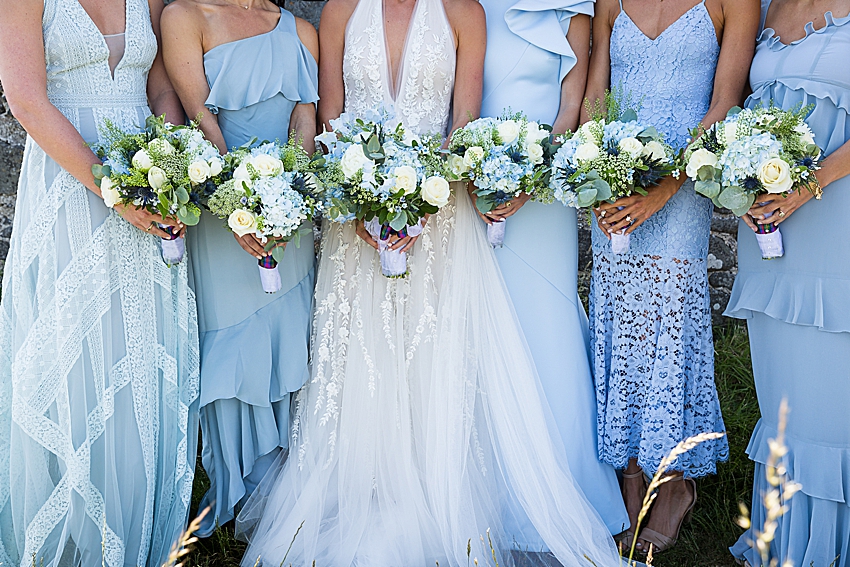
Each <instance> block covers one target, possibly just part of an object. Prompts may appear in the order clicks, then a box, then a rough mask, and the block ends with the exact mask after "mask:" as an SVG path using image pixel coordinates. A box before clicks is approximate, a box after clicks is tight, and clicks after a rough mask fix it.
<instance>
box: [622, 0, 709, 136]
mask: <svg viewBox="0 0 850 567" xmlns="http://www.w3.org/2000/svg"><path fill="white" fill-rule="evenodd" d="M622 6H623V4H622V1H621V2H620V8H621V10H620V15H619V16H617V20H616V21H615V22H614V29H613V30H612V31H611V87H612V88H615V89H616V88H622V89H623V92H624V94H626V95H630V96H631V97H632V101H633V102H634V103H636V104H638V105H639V106H640V108H639V110H638V116H639V117H640V119H641V120H642V121H645V122H648V123H650V124H652V125H653V126H655V127H656V128H657V129H658V131H659V132H662V133H663V134H665V136H666V137H667V141H668V142H669V143H670V144H672V145H673V146H675V147H682V146H684V145H685V143H686V140H687V137H688V129H689V128H693V127H694V126H696V125H697V123H699V121H700V120H702V118H703V117H704V116H705V113H706V112H708V107H709V104H710V102H711V94H712V91H713V85H714V73H715V70H716V67H717V57H718V55H719V53H720V46H719V45H718V43H717V34H716V32H715V30H714V23H713V22H712V21H711V16H709V14H708V10H707V9H706V7H705V0H703V1H702V2H700V3H699V4H697V5H696V6H694V7H693V8H691V9H690V10H689V11H688V12H686V13H685V14H684V15H683V16H682V17H681V18H679V19H678V20H676V21H675V22H674V23H673V24H671V25H670V27H668V28H667V29H666V30H664V32H663V33H662V34H661V35H659V36H658V37H657V38H655V39H654V40H653V39H650V38H649V37H647V36H646V34H644V33H643V32H642V31H641V30H640V28H638V27H637V25H636V24H635V23H634V22H633V21H632V19H631V17H629V15H628V14H627V13H626V11H625V10H623V9H622Z"/></svg>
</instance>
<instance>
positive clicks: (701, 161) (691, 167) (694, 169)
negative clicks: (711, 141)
mask: <svg viewBox="0 0 850 567" xmlns="http://www.w3.org/2000/svg"><path fill="white" fill-rule="evenodd" d="M706 165H710V166H711V167H717V156H716V155H714V154H713V153H712V152H710V151H708V150H706V149H705V148H700V149H698V150H697V151H695V152H694V153H693V154H692V155H691V159H690V160H689V161H688V165H687V167H686V168H685V173H686V174H687V176H688V177H690V178H691V179H696V178H697V174H698V173H699V170H700V168H701V167H703V166H706Z"/></svg>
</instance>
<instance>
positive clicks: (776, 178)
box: [684, 105, 821, 259]
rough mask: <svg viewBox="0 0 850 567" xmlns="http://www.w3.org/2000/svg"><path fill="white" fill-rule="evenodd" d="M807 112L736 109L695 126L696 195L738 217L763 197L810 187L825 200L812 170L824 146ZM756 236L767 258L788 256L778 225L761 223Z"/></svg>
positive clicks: (690, 168) (691, 164) (691, 158)
mask: <svg viewBox="0 0 850 567" xmlns="http://www.w3.org/2000/svg"><path fill="white" fill-rule="evenodd" d="M807 114H808V109H806V108H800V107H798V108H796V109H794V110H791V111H785V110H781V109H779V108H776V107H774V106H772V105H771V107H769V108H766V109H765V108H761V107H760V108H754V109H745V110H741V109H738V108H735V109H732V110H731V111H730V112H729V115H728V116H727V117H726V119H725V120H723V121H721V122H718V123H716V124H714V125H712V126H711V127H710V128H709V129H708V130H705V131H704V132H700V131H699V130H695V131H694V132H693V134H694V138H695V141H694V142H693V143H692V144H691V145H690V146H689V147H688V149H687V151H686V152H685V156H684V159H685V163H686V164H687V167H686V173H687V175H688V177H690V178H691V179H693V180H694V181H695V187H696V191H697V193H700V194H701V195H704V196H706V197H708V198H709V199H711V200H712V201H714V203H715V204H716V205H717V206H720V207H725V208H727V209H731V210H732V212H733V213H735V214H736V215H737V216H742V215H744V214H746V212H747V211H748V210H749V209H750V207H752V206H753V204H754V203H755V202H756V201H757V200H758V198H759V196H760V195H765V194H773V195H783V196H784V195H787V194H788V193H790V192H791V191H795V190H796V191H800V190H802V189H803V188H806V189H808V190H810V191H813V192H814V193H815V196H816V197H817V198H820V190H819V187H818V186H817V180H816V178H815V176H814V175H813V172H815V171H817V170H818V169H819V168H820V167H819V162H820V156H821V150H820V149H819V148H818V147H817V146H816V145H815V140H814V135H813V134H812V131H811V129H809V127H808V125H807V124H806V123H805V117H806V116H807ZM700 134H702V135H701V136H700ZM698 136H699V137H698ZM756 238H757V239H758V242H759V246H760V248H761V251H762V257H763V258H765V259H771V258H780V257H782V256H783V254H784V252H785V251H784V248H783V245H782V234H781V233H780V232H779V227H778V226H777V225H776V224H774V223H772V222H768V223H765V224H760V225H759V233H758V234H757V235H756Z"/></svg>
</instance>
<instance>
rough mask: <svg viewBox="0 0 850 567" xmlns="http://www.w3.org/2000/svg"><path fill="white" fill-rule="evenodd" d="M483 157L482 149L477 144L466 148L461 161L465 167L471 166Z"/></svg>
mask: <svg viewBox="0 0 850 567" xmlns="http://www.w3.org/2000/svg"><path fill="white" fill-rule="evenodd" d="M482 159H484V149H483V148H480V147H478V146H472V147H471V148H467V149H466V152H465V153H464V154H463V163H464V165H466V167H472V166H474V165H475V164H476V163H479V162H480V161H481V160H482Z"/></svg>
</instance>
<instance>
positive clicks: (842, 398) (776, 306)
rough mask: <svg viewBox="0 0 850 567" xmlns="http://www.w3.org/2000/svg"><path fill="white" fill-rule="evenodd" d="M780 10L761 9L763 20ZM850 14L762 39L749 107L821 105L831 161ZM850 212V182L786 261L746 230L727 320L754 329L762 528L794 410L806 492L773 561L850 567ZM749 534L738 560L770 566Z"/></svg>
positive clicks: (846, 115) (847, 105) (828, 196)
mask: <svg viewBox="0 0 850 567" xmlns="http://www.w3.org/2000/svg"><path fill="white" fill-rule="evenodd" d="M768 5H769V2H763V3H762V14H763V15H762V18H764V15H765V14H766V11H767V8H768ZM848 53H850V16H847V17H843V18H837V17H834V16H833V15H832V13H831V12H827V13H826V26H824V27H823V28H820V29H817V30H815V29H814V28H813V26H812V24H809V25H808V26H807V27H806V36H805V37H804V38H803V39H800V40H798V41H795V42H793V43H790V44H787V45H786V44H784V43H782V41H781V40H780V38H779V37H778V36H777V35H776V34H775V32H774V31H773V30H772V29H765V30H764V31H763V32H762V34H761V37H760V38H759V42H758V47H757V49H756V55H755V58H754V59H753V65H752V69H751V71H750V83H751V86H752V89H753V94H752V96H750V98H749V99H748V100H747V106H749V107H753V106H758V105H759V104H764V105H767V104H769V103H770V101H773V102H774V103H776V105H777V106H780V107H782V108H785V109H792V108H795V107H796V106H798V105H801V104H802V105H804V106H806V105H814V110H813V111H812V113H811V115H810V116H809V118H808V120H807V123H808V124H809V126H810V127H811V129H812V131H813V132H814V134H815V142H816V143H817V144H818V145H819V146H820V147H821V148H822V149H823V150H824V155H825V156H829V155H830V154H831V153H832V152H834V151H835V150H837V149H838V148H840V147H841V146H842V145H844V144H845V143H847V141H848V140H850V66H848V64H847V54H848ZM848 208H850V177H844V178H842V179H839V180H838V181H835V182H834V183H832V184H831V185H829V186H827V187H826V188H825V189H824V194H823V200H821V201H815V200H812V201H809V202H808V203H806V204H805V205H804V206H803V207H801V208H800V209H798V210H797V211H795V212H794V214H793V215H791V216H790V217H788V219H787V220H785V222H783V223H782V225H781V229H782V237H783V242H784V245H785V256H784V257H782V258H780V259H777V260H771V261H765V260H762V259H761V254H760V252H759V248H758V244H757V243H756V239H755V235H754V234H753V232H752V230H750V229H749V228H748V227H747V226H746V225H744V224H743V223H741V225H740V229H739V232H738V262H739V266H738V277H737V278H736V280H735V285H734V287H733V288H732V298H731V300H730V302H729V307H728V309H727V312H726V314H727V315H729V316H731V317H737V318H741V319H746V320H747V327H748V329H749V334H750V348H751V351H752V359H753V374H754V375H755V381H756V391H757V393H758V400H759V409H760V410H761V420H759V422H758V424H757V425H756V428H755V431H754V432H753V436H752V439H751V440H750V444H749V447H748V448H747V452H748V453H749V455H750V458H751V459H752V460H753V461H755V463H756V471H755V482H754V485H753V505H752V510H753V511H752V523H753V526H755V527H756V528H757V529H760V528H761V527H762V526H763V525H764V520H765V509H764V506H763V504H762V495H763V494H764V493H765V492H766V491H767V490H768V488H769V486H768V484H767V481H766V479H765V463H766V462H767V458H768V456H769V454H770V450H769V448H768V440H769V439H774V438H776V435H777V425H778V414H779V405H780V403H781V401H782V399H783V398H785V399H787V400H788V405H789V408H790V412H789V415H788V421H787V429H786V437H785V444H786V446H787V447H788V455H787V456H786V457H785V459H786V464H787V469H788V474H789V476H790V478H791V479H793V480H794V481H796V482H798V483H800V484H801V485H802V492H800V493H797V494H796V495H794V497H793V498H792V499H791V500H790V502H788V503H787V505H788V506H789V508H790V509H789V511H788V512H787V513H786V514H785V515H784V516H782V517H781V518H780V519H779V526H778V528H777V531H776V538H775V539H774V541H773V543H772V545H771V551H770V553H771V558H774V557H775V558H778V559H779V563H782V562H783V561H785V560H786V559H787V560H790V561H791V563H792V564H793V565H805V566H808V565H811V564H813V565H815V567H827V566H829V565H831V564H833V561H834V560H835V558H836V557H838V560H837V561H835V563H834V565H835V566H836V567H847V566H848V565H850V412H848V410H847V406H848V403H850V364H848V361H850V239H848V238H847V237H846V236H845V235H843V233H842V230H843V229H842V228H841V225H840V224H839V225H837V224H834V223H833V222H830V221H831V220H833V219H834V218H835V212H836V211H845V210H847V209H848ZM751 539H752V536H751V534H750V533H746V534H744V535H743V536H742V537H741V539H740V540H739V541H738V543H737V544H736V545H735V546H734V547H733V548H732V552H733V554H734V555H735V556H736V557H738V558H742V559H747V560H748V561H749V562H750V564H751V565H760V564H761V561H760V559H759V557H758V554H757V553H756V552H755V551H754V550H752V549H750V547H749V545H748V543H747V542H748V540H751Z"/></svg>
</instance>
